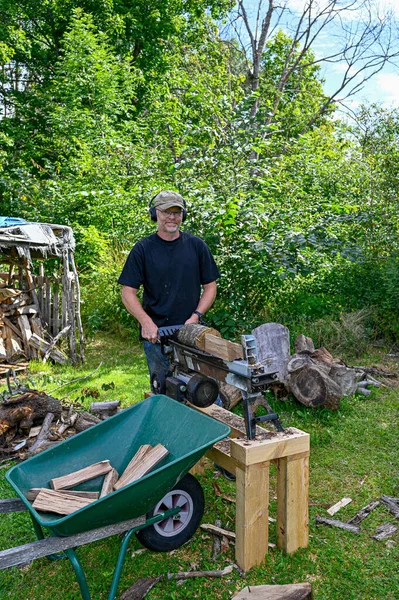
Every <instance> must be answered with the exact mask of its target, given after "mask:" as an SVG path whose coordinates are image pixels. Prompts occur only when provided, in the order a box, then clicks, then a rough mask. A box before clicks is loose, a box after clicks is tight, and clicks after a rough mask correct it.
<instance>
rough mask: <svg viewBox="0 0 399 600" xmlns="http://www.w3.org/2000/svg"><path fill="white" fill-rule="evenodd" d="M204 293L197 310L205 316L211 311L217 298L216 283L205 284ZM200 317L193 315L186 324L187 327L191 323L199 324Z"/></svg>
mask: <svg viewBox="0 0 399 600" xmlns="http://www.w3.org/2000/svg"><path fill="white" fill-rule="evenodd" d="M202 287H203V292H202V295H201V298H200V301H199V302H198V306H197V308H196V310H198V312H200V313H202V314H205V313H206V311H207V310H209V309H210V308H211V306H212V304H213V303H214V301H215V298H216V281H211V282H210V283H205V284H204V285H203V286H202ZM198 321H199V317H198V315H195V314H192V315H191V317H190V318H189V319H187V321H186V322H185V325H188V324H189V323H198Z"/></svg>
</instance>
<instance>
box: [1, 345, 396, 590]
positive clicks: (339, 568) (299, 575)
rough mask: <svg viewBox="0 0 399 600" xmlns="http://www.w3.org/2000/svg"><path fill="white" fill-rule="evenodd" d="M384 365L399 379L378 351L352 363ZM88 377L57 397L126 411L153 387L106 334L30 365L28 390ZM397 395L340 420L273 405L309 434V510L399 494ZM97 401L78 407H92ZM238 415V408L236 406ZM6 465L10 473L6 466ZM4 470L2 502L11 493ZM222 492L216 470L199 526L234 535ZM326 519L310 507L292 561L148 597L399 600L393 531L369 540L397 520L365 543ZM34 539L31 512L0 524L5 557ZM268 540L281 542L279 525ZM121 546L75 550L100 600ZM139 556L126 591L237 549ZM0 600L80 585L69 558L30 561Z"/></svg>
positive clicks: (273, 560) (349, 510)
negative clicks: (241, 594) (278, 588)
mask: <svg viewBox="0 0 399 600" xmlns="http://www.w3.org/2000/svg"><path fill="white" fill-rule="evenodd" d="M366 362H368V363H369V364H377V363H378V364H380V365H381V366H385V367H386V368H388V369H390V370H394V369H395V368H396V370H397V371H398V372H399V364H398V362H397V361H396V363H395V362H394V361H391V362H390V363H386V364H385V365H384V362H383V352H382V351H379V352H377V353H376V352H375V351H374V353H371V352H370V353H369V354H368V355H367V356H363V357H362V358H361V359H357V360H356V363H357V364H364V363H366ZM100 363H102V365H101V367H100V368H99V369H98V370H97V371H96V372H95V373H94V374H93V375H92V376H91V377H89V378H88V379H86V380H83V381H79V382H76V383H73V384H71V385H68V386H65V387H62V388H61V389H59V390H58V392H54V395H55V396H57V397H59V398H64V399H65V400H69V401H71V400H74V401H76V400H78V401H79V402H81V401H82V400H81V399H82V389H86V390H87V389H88V388H89V389H92V390H97V391H98V392H99V393H100V397H99V400H114V399H120V400H121V401H122V405H123V406H128V405H130V404H133V403H135V402H138V401H140V400H141V399H142V398H143V395H144V392H145V391H146V390H147V389H148V385H149V384H148V375H147V369H146V365H145V360H144V357H143V354H142V352H141V349H140V348H139V347H138V346H137V345H136V343H135V342H134V341H129V340H125V339H116V338H112V337H110V336H99V337H97V338H96V339H95V341H93V342H92V343H91V344H90V345H89V348H88V351H87V362H86V364H85V365H84V368H79V369H75V368H72V367H66V368H61V367H55V366H51V365H45V366H43V365H42V364H41V363H33V364H32V367H31V372H30V378H31V380H32V383H34V385H35V386H37V387H38V388H40V389H46V391H48V392H49V391H51V390H52V389H54V388H56V387H58V386H59V385H62V384H64V383H67V382H69V381H71V380H72V379H75V378H77V377H82V376H85V375H88V374H90V373H92V372H93V371H94V370H95V369H96V368H97V367H98V365H99V364H100ZM111 382H113V383H114V386H115V387H114V389H110V390H107V391H104V390H103V389H102V387H101V386H102V385H103V384H110V383H111ZM398 389H399V388H396V389H378V390H375V391H373V393H372V394H371V395H370V396H367V397H366V396H355V397H353V398H347V399H344V400H343V401H342V402H341V406H340V409H339V411H336V412H334V413H333V412H330V411H328V410H325V409H321V410H317V411H315V410H311V409H306V408H305V407H303V406H302V405H300V404H298V403H296V402H295V401H293V400H288V401H286V402H282V401H277V400H274V398H269V401H270V403H271V404H272V406H273V408H274V409H275V410H277V411H278V412H279V414H280V416H281V419H282V422H283V424H284V425H285V426H295V427H299V428H300V429H303V430H305V431H307V432H309V433H310V436H311V458H310V503H311V504H328V505H332V504H334V503H335V502H337V501H338V500H340V499H341V498H343V497H344V496H350V497H351V498H352V500H353V502H352V503H351V504H349V505H348V506H346V507H345V508H343V509H341V511H340V512H339V513H338V514H337V515H336V517H335V518H338V519H340V520H347V519H349V518H350V516H352V515H353V514H355V513H356V512H357V511H358V510H359V509H360V508H362V507H363V506H365V505H366V504H367V503H368V502H370V501H371V500H374V499H378V498H379V497H380V496H381V494H387V495H389V496H395V497H398V496H399V475H398V473H399V469H398V467H399V459H398V446H399V444H398V437H399V436H398V418H397V417H398V406H399V402H398ZM92 399H93V398H90V397H86V398H84V399H83V401H82V403H83V404H84V405H87V406H89V404H90V402H91V401H92ZM238 412H239V409H238ZM7 468H9V466H7ZM5 470H6V469H5V468H3V469H0V497H2V498H7V497H13V496H14V493H13V490H12V489H11V488H10V486H9V485H8V484H7V483H6V481H5V478H4V472H5ZM271 471H272V475H271V486H270V514H271V515H272V516H275V515H276V500H275V474H274V468H273V467H272V469H271ZM216 477H217V484H218V486H219V487H220V488H221V490H222V492H223V493H227V494H228V495H230V496H233V497H234V495H235V484H234V483H232V482H228V481H226V480H225V479H223V478H222V477H219V476H218V475H217V473H215V471H214V469H213V465H212V464H211V463H207V466H206V469H205V473H204V474H203V475H202V476H200V477H199V479H200V482H201V484H202V486H203V488H204V492H205V498H206V510H205V515H204V522H212V523H213V522H214V521H215V519H217V518H220V519H221V520H222V524H223V526H224V527H226V528H234V518H235V504H234V503H231V502H227V501H226V500H223V499H222V497H218V496H216V495H215V493H214V489H213V486H212V483H213V482H214V481H215V478H216ZM317 514H319V515H323V516H328V515H327V513H326V509H325V508H323V507H322V506H311V507H310V540H309V547H308V548H307V549H304V550H300V551H298V552H296V553H295V554H293V555H291V556H289V555H285V554H284V553H283V552H281V551H279V550H277V549H276V550H272V551H271V552H270V553H269V554H268V556H267V558H266V560H265V562H264V564H262V565H261V566H260V567H257V568H254V569H252V570H251V571H250V572H249V573H248V574H247V577H246V579H242V578H241V577H240V576H239V575H238V573H236V572H233V573H232V574H231V575H228V576H226V577H224V578H223V579H198V580H188V581H185V582H184V583H182V584H181V585H179V584H178V583H177V582H176V581H173V580H171V581H168V580H167V579H164V580H162V581H161V582H160V583H158V585H157V586H156V587H155V588H154V589H153V590H151V592H150V593H149V594H148V596H147V597H148V598H149V600H154V599H161V600H169V599H170V600H173V599H176V600H178V599H179V600H180V599H186V598H217V599H221V600H227V599H229V598H231V596H232V595H233V594H234V592H235V591H237V590H239V589H242V588H243V587H245V586H246V585H261V584H273V583H275V584H285V583H295V582H301V581H309V582H311V583H312V587H313V591H314V597H315V600H377V599H378V600H381V599H386V600H397V599H398V598H399V570H398V558H399V552H398V542H399V535H398V533H396V534H394V536H393V538H392V540H393V541H394V544H393V545H392V544H386V543H385V541H382V542H377V541H375V540H373V539H372V538H371V536H372V535H373V533H374V531H375V529H376V527H377V526H378V525H380V524H381V523H383V522H386V521H394V518H393V516H392V515H390V513H388V511H386V510H385V509H384V508H383V507H381V506H380V507H379V508H377V509H376V510H375V511H374V512H373V513H372V514H371V515H370V516H369V517H368V518H367V519H366V520H365V521H363V523H362V533H361V534H360V535H354V534H350V533H347V532H344V531H341V530H338V529H332V528H329V527H325V526H319V527H316V526H315V517H316V515H317ZM33 540H34V533H33V528H32V525H31V522H30V519H29V517H28V515H27V514H26V513H15V514H11V515H0V549H6V548H9V547H12V546H17V545H21V544H24V543H27V542H30V541H33ZM270 541H273V542H275V541H276V535H275V531H273V526H271V530H270ZM119 544H120V539H119V538H118V537H117V536H116V537H115V538H108V539H107V540H103V541H100V542H96V543H93V544H90V545H88V546H85V547H80V548H79V550H78V556H79V558H80V559H81V561H82V564H83V566H84V568H85V570H86V572H87V576H88V583H89V586H90V589H91V592H92V597H93V600H98V599H106V598H107V594H108V589H109V586H110V583H111V579H112V574H113V570H114V565H115V561H116V557H117V552H118V549H119ZM138 548H140V544H139V543H138V541H137V540H136V539H134V540H133V541H132V543H131V546H130V550H129V552H128V554H127V558H126V562H125V567H124V570H123V575H122V579H121V582H120V587H119V591H120V593H121V592H122V591H123V590H125V589H127V588H128V587H130V586H131V585H132V584H133V583H134V582H135V581H136V580H137V579H138V578H140V577H145V576H156V575H159V574H161V573H167V572H168V571H169V572H176V571H179V570H190V569H193V568H194V569H202V570H206V569H214V568H223V567H224V566H226V565H227V564H229V563H231V562H232V561H233V560H234V548H233V546H230V547H229V549H228V551H227V552H226V553H225V554H221V555H219V558H218V560H217V562H216V563H213V562H212V560H211V556H212V540H211V538H210V537H209V536H207V535H205V534H204V533H203V532H201V531H197V533H196V534H195V536H194V538H193V539H192V540H191V541H190V543H188V544H187V545H186V546H184V547H183V548H179V549H178V550H176V551H175V552H173V553H168V554H156V553H151V552H149V551H145V552H143V553H142V554H138V555H135V556H132V551H134V550H136V549H138ZM0 589H1V596H0V597H1V599H2V600H3V599H10V600H75V599H76V600H77V599H78V598H79V597H80V596H79V589H78V585H77V583H76V581H75V577H74V573H73V571H72V568H71V566H70V564H69V562H68V561H64V560H62V561H57V562H55V563H54V562H50V561H48V560H47V559H40V560H37V561H34V562H33V563H32V564H31V565H30V566H29V567H26V568H24V569H12V570H9V571H1V572H0Z"/></svg>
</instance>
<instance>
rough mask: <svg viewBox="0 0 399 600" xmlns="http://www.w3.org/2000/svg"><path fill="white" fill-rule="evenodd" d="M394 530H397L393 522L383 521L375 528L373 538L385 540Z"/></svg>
mask: <svg viewBox="0 0 399 600" xmlns="http://www.w3.org/2000/svg"><path fill="white" fill-rule="evenodd" d="M396 531H398V527H397V525H394V524H393V523H389V522H388V523H383V524H382V525H380V526H379V527H377V529H376V530H375V534H374V535H373V536H372V537H373V540H378V541H381V540H385V539H386V538H388V537H391V536H392V535H393V534H394V533H395V532H396Z"/></svg>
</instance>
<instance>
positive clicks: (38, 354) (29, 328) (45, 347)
mask: <svg viewBox="0 0 399 600" xmlns="http://www.w3.org/2000/svg"><path fill="white" fill-rule="evenodd" d="M59 295H60V296H61V297H60V298H59ZM67 302H68V299H67V298H64V294H63V293H62V287H61V286H60V282H59V281H58V279H56V278H53V280H52V281H51V282H50V279H49V278H48V277H46V276H44V268H43V264H42V263H41V264H40V275H37V276H36V275H34V274H33V273H32V271H31V269H30V267H29V265H28V263H27V261H25V264H24V266H23V268H22V267H21V268H20V269H19V270H18V272H17V273H14V269H13V266H11V267H10V270H9V272H8V273H0V376H1V375H4V374H5V373H6V372H7V371H8V370H9V369H10V368H12V369H14V370H16V371H19V370H23V369H25V368H26V367H27V364H28V362H27V361H29V360H30V359H31V358H42V359H43V361H44V362H46V361H47V360H48V359H50V360H53V361H54V362H57V363H60V364H65V363H66V362H68V357H67V356H66V354H65V353H64V352H62V351H61V350H60V349H59V348H58V347H57V345H59V344H60V342H61V341H62V339H63V338H64V337H65V336H66V335H67V334H68V333H69V332H70V329H71V324H70V323H68V321H69V319H68V318H67ZM60 313H61V314H60Z"/></svg>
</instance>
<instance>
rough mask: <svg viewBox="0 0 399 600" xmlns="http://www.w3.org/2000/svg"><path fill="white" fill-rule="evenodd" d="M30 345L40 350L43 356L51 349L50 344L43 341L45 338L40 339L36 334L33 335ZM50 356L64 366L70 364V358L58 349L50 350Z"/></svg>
mask: <svg viewBox="0 0 399 600" xmlns="http://www.w3.org/2000/svg"><path fill="white" fill-rule="evenodd" d="M29 344H30V345H31V346H33V347H34V348H36V350H39V352H41V354H43V355H45V354H46V352H47V350H48V349H49V347H50V344H49V343H48V342H46V341H45V340H43V338H40V337H39V336H38V335H37V334H36V333H33V334H32V337H31V338H30V340H29ZM50 356H51V358H52V359H53V360H55V361H56V362H58V363H60V364H61V365H64V364H66V363H67V362H68V358H67V357H66V356H65V354H63V353H62V352H60V350H58V349H57V348H51V349H50Z"/></svg>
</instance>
